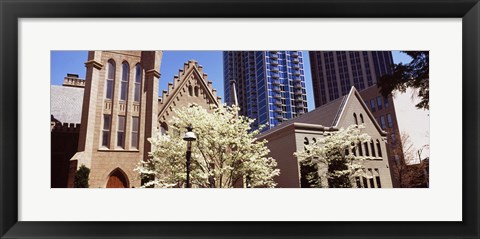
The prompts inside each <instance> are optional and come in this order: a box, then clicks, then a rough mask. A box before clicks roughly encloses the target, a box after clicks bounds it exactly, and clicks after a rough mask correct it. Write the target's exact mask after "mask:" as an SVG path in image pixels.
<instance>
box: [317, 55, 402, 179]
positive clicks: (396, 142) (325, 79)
mask: <svg viewBox="0 0 480 239" xmlns="http://www.w3.org/2000/svg"><path fill="white" fill-rule="evenodd" d="M309 56H310V67H311V70H312V82H313V95H314V100H315V107H320V106H322V105H324V104H326V103H328V102H330V101H333V100H335V99H337V98H339V97H341V96H344V95H346V94H348V92H349V91H350V88H351V87H352V86H355V88H356V89H358V90H359V92H360V94H361V96H362V98H363V99H364V100H365V103H366V105H367V106H368V107H369V109H370V111H371V112H372V113H373V115H374V117H375V119H376V120H377V122H378V124H379V125H380V126H381V128H382V129H383V130H385V131H387V133H388V136H387V142H388V147H387V154H388V159H389V163H390V172H391V175H392V181H393V182H392V183H393V186H394V187H401V186H403V185H402V182H401V175H402V173H403V172H402V168H404V167H403V166H404V164H405V162H404V160H403V158H404V157H403V149H402V143H401V138H400V132H399V129H398V124H397V117H396V113H395V107H394V102H393V99H392V96H389V97H383V96H382V95H381V94H380V93H379V89H378V88H377V86H376V83H377V79H379V77H381V76H382V75H385V74H390V73H392V65H393V57H392V52H391V51H310V52H309Z"/></svg>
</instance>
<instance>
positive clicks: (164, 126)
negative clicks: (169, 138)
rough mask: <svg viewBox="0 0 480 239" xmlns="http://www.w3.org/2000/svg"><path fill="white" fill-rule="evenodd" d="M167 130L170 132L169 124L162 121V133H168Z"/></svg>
mask: <svg viewBox="0 0 480 239" xmlns="http://www.w3.org/2000/svg"><path fill="white" fill-rule="evenodd" d="M167 132H168V125H167V123H165V122H162V123H161V124H160V133H161V134H167Z"/></svg>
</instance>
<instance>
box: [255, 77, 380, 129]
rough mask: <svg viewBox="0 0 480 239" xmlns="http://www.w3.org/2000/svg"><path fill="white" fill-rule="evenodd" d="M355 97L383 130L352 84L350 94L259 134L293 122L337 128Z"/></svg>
mask: <svg viewBox="0 0 480 239" xmlns="http://www.w3.org/2000/svg"><path fill="white" fill-rule="evenodd" d="M353 97H356V98H357V100H358V101H359V102H360V104H361V105H362V107H363V108H364V110H365V111H366V112H367V115H368V116H369V117H370V119H371V120H372V122H373V124H374V125H375V127H376V128H377V129H378V130H379V132H383V131H382V129H381V128H380V125H379V124H378V123H377V121H376V120H375V117H374V116H373V114H372V113H371V112H370V110H369V109H368V107H367V106H366V105H365V102H364V101H363V99H362V97H361V96H360V93H359V92H358V91H357V90H356V89H355V87H353V86H352V88H351V89H350V92H349V93H348V95H345V96H342V97H340V98H338V99H336V100H334V101H330V102H329V103H327V104H324V105H322V106H320V107H318V108H316V109H314V110H312V111H310V112H308V113H306V114H304V115H301V116H299V117H297V118H293V119H291V120H288V121H286V122H284V123H282V124H280V125H278V126H276V127H273V128H271V129H269V130H267V131H265V132H263V133H261V134H260V135H259V138H262V137H265V136H266V135H270V134H272V133H275V132H278V131H280V130H282V129H284V128H287V127H288V126H291V125H293V124H295V125H296V124H298V123H300V124H312V125H320V126H324V127H327V128H337V127H338V123H339V120H340V119H341V117H342V116H343V113H344V111H345V106H346V105H347V101H350V100H351V99H352V98H353Z"/></svg>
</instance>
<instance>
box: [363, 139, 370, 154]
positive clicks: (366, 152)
mask: <svg viewBox="0 0 480 239" xmlns="http://www.w3.org/2000/svg"><path fill="white" fill-rule="evenodd" d="M363 146H365V156H370V152H369V151H368V142H365V143H363Z"/></svg>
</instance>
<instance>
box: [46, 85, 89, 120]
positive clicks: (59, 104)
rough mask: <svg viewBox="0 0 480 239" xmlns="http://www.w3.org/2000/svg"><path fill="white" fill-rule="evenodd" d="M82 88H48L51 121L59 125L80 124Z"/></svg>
mask: <svg viewBox="0 0 480 239" xmlns="http://www.w3.org/2000/svg"><path fill="white" fill-rule="evenodd" d="M83 92H84V88H79V87H69V86H60V85H52V86H50V114H51V120H52V121H56V122H60V123H75V124H80V121H81V118H82V104H83Z"/></svg>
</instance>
